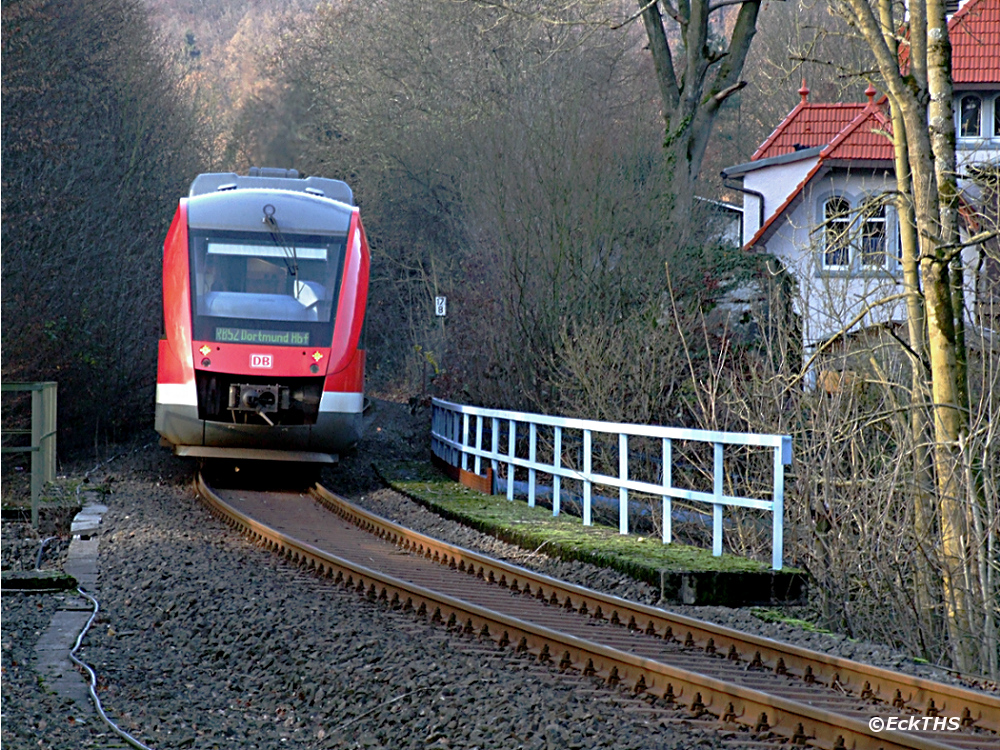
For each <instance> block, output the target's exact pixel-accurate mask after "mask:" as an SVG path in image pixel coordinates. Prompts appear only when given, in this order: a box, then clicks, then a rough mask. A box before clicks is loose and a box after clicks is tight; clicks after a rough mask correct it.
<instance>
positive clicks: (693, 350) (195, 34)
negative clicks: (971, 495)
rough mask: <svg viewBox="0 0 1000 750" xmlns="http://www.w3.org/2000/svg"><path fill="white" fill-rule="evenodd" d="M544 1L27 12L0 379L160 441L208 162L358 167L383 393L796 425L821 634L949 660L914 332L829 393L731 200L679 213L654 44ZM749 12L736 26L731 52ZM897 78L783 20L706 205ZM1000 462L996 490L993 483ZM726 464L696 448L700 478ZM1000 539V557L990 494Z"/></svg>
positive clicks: (761, 539)
mask: <svg viewBox="0 0 1000 750" xmlns="http://www.w3.org/2000/svg"><path fill="white" fill-rule="evenodd" d="M520 7H523V8H528V9H530V10H531V11H532V12H530V13H528V12H525V13H521V14H510V13H507V12H505V10H504V8H503V7H502V5H494V4H479V3H472V2H459V3H452V2H439V1H437V0H395V1H394V2H391V3H390V2H370V3H351V2H343V3H319V2H315V1H313V0H288V1H287V2H285V3H275V2H264V1H263V0H251V1H250V2H236V1H235V0H232V1H231V2H230V1H228V0H219V1H218V2H204V1H203V0H144V2H140V1H139V0H33V1H32V0H4V2H3V97H4V98H3V104H4V114H5V117H4V118H3V123H2V128H3V166H4V169H3V173H2V181H3V184H2V188H3V190H2V194H3V238H2V240H3V241H2V252H3V256H2V260H3V266H2V269H3V270H2V282H3V290H2V300H0V304H2V315H3V322H4V325H3V331H2V336H3V340H2V358H3V377H4V380H5V381H6V380H47V379H52V380H57V381H59V384H60V426H61V433H60V449H61V450H64V451H77V452H84V453H86V452H91V451H92V452H94V453H95V454H100V453H101V451H102V450H103V449H104V446H106V445H107V444H109V443H111V442H115V441H119V440H123V439H127V438H129V437H131V436H133V435H134V434H135V431H136V430H139V431H140V432H141V433H143V434H145V433H148V432H149V430H150V428H151V425H152V411H153V410H152V404H153V393H154V387H155V369H156V361H155V358H156V354H155V352H156V344H155V342H156V340H157V335H158V329H159V325H160V314H161V313H160V299H159V271H160V262H159V258H160V252H161V247H162V240H163V237H164V235H165V233H166V228H167V225H168V223H169V220H170V217H171V216H172V214H173V211H174V208H175V206H176V201H177V199H178V198H179V197H180V196H182V195H184V194H186V192H187V186H188V184H189V183H190V181H191V179H192V178H193V177H194V175H196V174H197V173H199V172H205V171H237V172H244V173H245V170H246V169H247V167H249V166H251V165H263V166H282V167H295V168H297V169H299V170H300V171H301V172H303V173H306V174H319V175H322V176H328V177H336V178H341V179H345V180H346V181H348V182H349V183H350V184H351V185H352V187H353V188H354V190H355V195H356V198H357V200H358V203H359V205H360V207H361V211H362V215H363V216H364V220H365V224H366V229H367V231H368V235H369V239H370V241H371V244H372V251H373V276H372V288H371V295H370V312H369V320H368V345H369V364H370V367H369V388H370V389H373V390H374V392H376V393H384V394H391V395H393V396H394V397H402V398H414V399H416V400H418V401H419V400H421V399H423V398H424V397H426V396H429V395H432V394H433V395H442V396H448V397H452V398H454V399H456V400H459V401H468V402H474V403H479V404H485V405H492V406H503V407H507V408H520V409H525V410H531V411H542V412H548V413H558V414H564V415H571V416H586V417H590V418H595V419H609V420H617V421H629V422H655V423H662V424H673V425H687V426H693V427H702V428H707V429H729V430H736V431H755V432H780V433H787V434H791V435H792V436H793V438H794V441H795V464H794V466H793V467H792V469H791V471H790V473H789V476H788V486H787V498H788V499H787V501H786V516H787V518H786V529H787V530H788V532H787V533H788V535H789V538H788V539H787V540H786V549H787V550H789V555H790V557H791V558H792V559H793V561H794V563H795V564H797V565H800V566H804V567H806V568H807V569H808V570H809V571H810V573H811V574H812V576H813V577H814V579H815V580H816V582H817V584H818V585H817V586H816V588H815V591H816V597H817V601H816V606H817V611H818V616H819V618H820V621H821V622H822V623H823V624H825V625H828V626H830V627H834V628H836V629H838V630H841V631H843V632H847V633H849V634H852V635H856V636H859V637H869V638H876V639H880V640H883V641H886V642H890V643H894V644H896V645H899V646H901V647H904V648H908V649H910V650H911V651H913V652H914V653H919V654H920V655H922V656H923V657H924V658H928V659H931V660H933V661H942V662H950V661H951V660H952V658H953V646H954V643H950V642H949V639H948V637H946V634H945V629H946V623H945V619H946V617H945V614H944V612H943V610H942V608H941V606H940V601H941V598H942V596H943V593H942V590H941V588H940V584H936V583H933V581H932V582H931V583H927V581H928V578H927V576H928V575H930V576H931V579H933V576H934V574H935V571H937V570H939V569H940V565H941V563H940V560H938V559H936V558H935V556H934V552H933V550H930V551H929V550H928V548H927V538H922V537H921V534H927V533H932V532H930V531H928V530H927V529H923V530H921V529H920V528H919V525H918V524H917V518H916V516H915V513H916V511H915V507H916V506H915V504H914V502H913V498H914V497H915V496H916V495H915V490H914V486H915V484H914V480H913V478H912V477H911V476H910V475H909V474H908V470H907V466H909V462H908V458H909V457H910V456H911V455H914V454H916V453H918V452H919V451H920V450H921V449H922V445H921V443H920V440H919V439H915V438H914V435H913V433H912V432H911V430H910V424H909V422H908V416H907V415H908V414H909V413H910V412H909V411H908V409H907V407H906V406H905V405H903V404H904V403H905V401H906V397H901V395H900V394H901V393H903V391H904V390H905V388H906V383H907V377H908V371H907V369H906V365H905V364H903V365H901V364H900V360H902V359H905V358H902V357H901V356H900V355H899V353H898V349H897V350H894V349H893V347H895V346H896V344H895V343H894V342H892V341H886V340H883V339H879V340H873V341H872V342H870V348H868V349H865V350H862V351H860V352H859V353H857V354H856V356H855V357H854V360H853V361H852V363H851V367H852V368H854V370H855V371H856V372H857V373H858V375H859V378H860V382H862V383H863V386H861V387H858V388H846V389H842V390H840V391H839V392H837V393H835V394H833V395H827V394H825V393H818V392H814V391H812V390H809V389H803V388H802V387H801V381H800V379H799V367H800V364H801V349H800V346H799V343H798V341H797V340H796V336H795V324H794V318H793V316H792V313H791V311H790V309H789V307H788V300H789V299H790V295H791V294H794V289H790V288H789V281H788V280H787V279H783V278H781V277H780V276H775V275H774V274H773V271H774V269H773V268H770V267H768V265H767V259H766V258H764V257H762V256H747V255H744V254H742V253H740V252H739V251H738V249H736V248H734V247H733V246H732V245H731V244H729V243H726V242H724V241H722V239H721V237H722V233H721V228H720V226H719V224H718V223H717V221H716V219H717V216H716V215H715V214H714V213H713V211H712V210H711V209H710V204H708V203H706V202H700V201H695V202H694V204H693V206H692V208H691V215H690V216H689V217H687V218H688V219H689V220H688V221H685V222H683V223H682V224H676V223H671V221H670V220H669V219H667V218H665V217H669V216H670V215H671V210H672V209H673V207H674V196H672V195H671V194H670V189H671V188H670V185H671V183H670V180H669V177H670V172H671V166H670V164H669V162H668V157H667V155H666V154H665V149H664V142H665V137H664V120H663V102H662V100H661V98H660V94H659V93H658V91H657V86H656V82H655V81H656V71H655V70H654V66H653V63H652V61H651V59H650V54H649V50H648V49H647V47H648V42H647V39H646V37H645V36H644V34H643V31H642V27H641V26H640V25H639V23H638V22H637V21H635V20H634V19H633V21H632V22H631V23H626V24H625V25H623V26H622V27H621V28H613V24H611V23H597V22H594V18H593V17H592V16H588V17H586V18H583V19H582V20H581V19H574V20H575V22H574V23H553V22H552V20H553V19H551V18H548V17H542V15H543V14H542V13H541V11H543V10H545V9H546V5H545V4H544V3H541V2H539V3H536V4H531V3H525V4H523V5H522V6H520ZM594 7H598V4H594ZM600 7H601V8H602V9H610V11H608V13H607V15H608V17H613V18H614V19H617V20H618V21H625V20H626V19H628V18H629V17H630V15H631V14H633V13H634V12H635V11H634V9H633V6H632V4H621V5H615V4H613V3H610V4H603V5H600ZM536 11H537V12H536ZM736 22H737V21H736V16H735V13H727V14H726V15H725V16H723V17H722V20H721V21H720V23H719V24H718V25H717V26H716V27H714V28H713V29H712V33H713V35H714V36H712V37H711V38H710V39H709V40H708V43H707V48H709V49H715V48H716V47H717V46H719V45H722V44H723V43H724V40H725V38H726V35H727V34H729V33H731V32H732V30H733V27H734V25H735V24H736ZM872 70H873V64H872V61H871V59H870V55H869V54H868V53H866V52H865V51H864V47H863V45H860V44H858V43H857V42H856V40H854V37H853V36H852V35H850V34H847V32H846V27H844V26H843V25H842V24H841V23H840V22H839V21H838V20H837V18H836V17H834V16H831V15H830V13H829V9H828V5H827V3H825V2H823V3H810V2H769V3H764V4H763V6H762V8H761V11H760V20H759V22H758V28H757V33H756V36H755V37H754V39H753V43H752V45H751V48H750V54H749V56H748V58H747V63H746V67H745V69H744V71H743V79H744V80H745V81H746V86H745V87H744V88H742V90H739V91H738V92H736V93H734V94H732V95H731V96H728V98H726V99H725V102H724V104H723V105H722V107H721V108H720V110H719V112H718V116H717V119H716V120H715V124H714V128H713V130H712V133H713V135H712V138H711V140H710V141H709V143H708V145H707V149H706V152H705V158H704V162H703V164H702V167H701V174H700V177H699V180H698V182H697V183H696V186H697V188H696V194H697V195H698V196H700V197H702V198H707V199H723V198H728V199H730V200H732V201H733V202H739V197H738V196H737V195H735V194H732V193H727V192H726V189H725V187H724V185H723V184H722V181H721V180H720V179H718V178H717V177H716V175H718V173H719V171H720V170H721V168H722V167H725V166H730V165H733V164H737V163H741V162H745V161H747V160H748V159H749V157H750V155H751V154H752V153H753V151H754V150H755V148H756V146H757V145H758V144H759V143H760V142H761V141H762V140H763V139H764V138H765V137H766V136H767V134H768V133H769V132H770V131H771V130H772V129H773V128H774V127H775V126H776V125H777V124H778V123H779V122H780V121H781V119H782V118H783V117H784V116H785V114H787V112H788V111H789V110H790V109H791V108H792V107H793V106H794V105H795V103H797V101H798V100H799V94H798V93H797V90H798V88H799V87H800V85H801V81H802V80H803V79H805V80H806V81H807V84H808V86H809V88H810V89H811V91H812V98H813V100H815V101H841V100H845V101H859V100H861V99H862V97H863V93H862V92H863V91H864V88H865V86H866V85H867V81H868V79H867V78H865V77H863V76H862V75H860V74H861V73H862V72H868V74H869V76H870V75H871V71H872ZM751 282H753V284H752V286H753V288H755V289H756V290H757V293H756V297H755V299H754V305H753V309H752V311H750V312H747V313H746V314H745V315H743V319H742V320H741V321H740V323H741V324H740V325H739V326H736V327H731V326H725V325H723V322H724V321H723V320H722V317H721V315H720V312H721V308H720V307H719V305H718V303H719V301H720V299H722V297H723V295H724V294H725V293H726V292H727V291H729V290H731V289H733V288H735V287H740V286H743V287H745V286H747V284H749V283H751ZM438 295H445V296H447V297H448V308H449V316H448V318H447V319H446V320H441V319H437V318H435V316H434V313H433V300H434V297H435V296H438ZM894 352H895V353H894ZM996 378H997V368H996V362H995V357H994V358H993V359H991V358H990V357H982V358H980V359H978V360H975V361H973V362H972V363H971V376H970V380H971V381H972V383H973V395H974V401H976V400H977V401H976V410H977V411H976V415H978V416H977V419H978V420H980V422H979V424H980V425H985V431H979V432H976V433H975V435H976V436H977V439H982V440H983V441H985V442H984V445H987V446H993V445H994V444H995V441H992V442H991V441H990V436H992V435H993V432H992V431H991V428H990V427H989V426H990V425H991V424H995V423H996V422H995V420H991V419H990V417H991V416H992V415H993V414H995V413H996V409H997V404H996V400H997V394H998V393H1000V389H997V388H995V387H994V385H995V382H996ZM989 450H992V451H993V453H992V454H990V453H988V452H987V451H986V449H984V452H983V453H982V456H983V460H982V461H980V462H979V463H978V464H976V465H978V467H979V469H976V470H975V471H973V469H975V466H970V477H971V479H970V482H972V483H973V484H975V483H976V482H977V481H978V482H980V483H981V484H982V483H985V484H982V487H985V491H987V492H993V493H994V494H993V495H992V496H993V497H994V498H995V497H996V494H995V492H996V476H995V474H991V473H990V472H989V471H987V472H986V473H985V474H984V473H982V471H981V470H982V468H983V467H984V466H985V467H987V469H988V467H989V466H990V465H993V466H995V465H996V463H993V464H990V462H989V459H988V456H990V455H993V456H995V453H996V448H995V447H992V448H989ZM703 469H704V467H701V466H699V465H698V464H697V462H696V461H695V462H693V464H692V472H693V474H695V475H696V476H695V479H694V480H693V481H698V480H697V475H698V474H699V473H700V472H701V471H702V470H703ZM976 476H978V477H979V478H978V479H976ZM654 519H655V515H654ZM735 520H736V522H737V524H738V533H737V534H735V535H732V539H731V540H730V545H731V547H732V549H733V551H735V552H738V553H741V554H748V555H755V556H758V557H761V556H762V557H766V556H767V554H768V553H767V538H766V534H761V533H759V526H758V525H757V524H756V522H755V519H754V518H753V517H752V516H747V517H746V518H741V517H737V518H736V519H735ZM980 520H982V519H980ZM985 523H986V528H985V530H983V529H979V530H977V532H976V533H977V534H979V536H978V537H976V539H981V540H983V544H984V545H985V543H986V540H987V539H993V540H995V539H996V528H995V527H996V523H997V521H996V513H995V508H994V514H993V516H991V517H987V518H986V519H985ZM984 549H985V547H984ZM968 562H969V565H970V566H972V567H970V568H969V569H968V570H967V573H968V576H969V580H970V583H969V589H971V594H970V595H972V596H973V598H974V599H975V602H976V604H975V612H976V617H977V618H978V619H977V620H976V621H975V623H974V624H969V625H968V626H967V632H966V633H965V634H964V636H963V638H965V639H966V640H970V641H972V640H975V641H976V642H977V643H982V644H984V646H983V648H982V649H981V653H979V654H977V656H976V658H975V663H976V665H977V669H978V670H979V671H982V672H991V671H992V672H994V673H995V671H996V669H997V667H996V650H997V649H996V642H997V641H996V632H995V628H994V629H993V630H990V628H991V627H993V626H992V625H991V623H992V622H993V619H992V618H994V617H995V616H996V614H997V613H996V603H995V602H996V596H995V592H996V590H997V588H996V587H997V585H998V584H997V579H998V576H997V574H996V566H995V558H993V562H990V561H987V562H986V564H985V566H982V565H980V560H979V559H978V558H977V560H976V561H973V560H971V559H970V560H969V561H968ZM973 562H975V565H972V563H973ZM918 581H919V582H922V583H921V585H925V584H926V585H927V592H926V594H920V595H914V591H915V585H916V582H918ZM886 610H888V611H891V612H892V613H893V616H892V617H886V615H885V612H886ZM973 627H974V628H975V630H973ZM991 648H992V650H993V652H994V653H993V655H992V656H991V655H990V649H991Z"/></svg>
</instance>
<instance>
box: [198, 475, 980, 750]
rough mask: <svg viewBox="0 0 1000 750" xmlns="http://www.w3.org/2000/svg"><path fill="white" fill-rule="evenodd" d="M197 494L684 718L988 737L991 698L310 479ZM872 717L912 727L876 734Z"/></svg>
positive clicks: (902, 743)
mask: <svg viewBox="0 0 1000 750" xmlns="http://www.w3.org/2000/svg"><path fill="white" fill-rule="evenodd" d="M198 490H199V493H200V494H201V496H202V497H203V498H204V500H205V501H206V502H207V503H208V504H209V506H210V507H211V508H212V510H213V511H214V512H215V513H216V514H217V515H219V516H220V517H222V518H224V519H225V520H226V521H227V522H229V523H230V524H232V525H234V526H236V527H238V528H240V529H242V530H243V531H244V532H245V533H247V534H248V535H250V536H251V537H252V538H254V539H256V540H258V541H259V542H261V543H262V544H264V545H266V546H267V547H269V548H272V549H274V550H275V551H278V552H280V553H281V554H283V555H285V556H286V557H288V558H289V559H291V560H293V561H295V562H298V563H300V564H303V565H308V566H309V567H313V568H315V569H317V571H318V572H319V573H321V574H324V575H327V576H330V577H333V578H334V579H335V581H336V582H338V583H341V584H343V585H345V586H347V587H350V588H353V589H354V590H356V591H357V592H358V593H359V594H361V595H365V596H367V597H368V598H369V599H373V600H383V601H384V602H385V603H386V605H387V606H390V607H392V608H395V609H402V610H413V611H414V612H415V614H416V615H417V616H425V617H430V618H431V620H432V621H439V622H440V623H441V624H442V625H443V626H447V627H449V628H454V629H458V630H461V631H462V632H464V633H466V634H468V635H469V636H472V637H478V638H480V639H481V640H485V639H490V640H492V641H494V642H496V644H497V645H498V647H507V646H510V647H512V648H515V649H517V650H518V651H521V652H527V653H529V654H532V655H533V656H535V657H536V658H537V659H538V660H539V661H542V662H546V661H551V662H552V663H553V664H558V666H559V668H560V669H565V670H578V671H580V672H582V673H583V674H584V675H595V676H599V677H602V678H603V679H604V680H605V681H606V682H607V683H608V684H610V685H618V686H620V687H624V688H628V689H630V690H632V691H633V692H635V693H640V692H642V693H645V694H647V695H650V696H655V697H656V698H657V699H659V700H661V701H663V702H666V703H673V704H678V705H682V706H686V707H687V708H688V710H689V711H690V713H691V715H692V716H701V717H704V716H706V715H708V716H712V715H714V716H715V717H717V718H718V719H719V720H720V721H721V722H723V723H729V724H730V725H731V726H733V727H734V728H736V727H740V728H743V729H744V730H745V731H749V732H750V733H751V735H752V736H754V737H756V738H759V739H761V740H764V739H768V738H773V739H775V740H777V741H779V742H780V741H784V742H786V743H787V742H789V741H790V742H791V743H792V744H793V745H799V746H809V747H822V748H856V750H864V749H868V748H870V749H871V750H877V749H878V748H884V750H890V749H891V748H915V749H918V750H921V749H922V750H935V749H937V750H941V749H942V748H989V747H997V746H1000V737H998V735H997V732H998V731H1000V698H997V697H995V696H992V695H988V694H984V693H977V692H975V691H970V690H965V689H961V688H956V687H953V686H949V685H945V684H941V683H936V682H933V681H930V680H925V679H921V678H917V677H911V676H908V675H903V674H898V673H893V672H890V671H887V670H884V669H879V668H877V667H869V666H867V665H864V664H860V663H857V662H852V661H849V660H846V659H840V658H836V657H829V656H826V655H825V654H821V653H816V652H811V651H808V650H806V649H802V648H798V647H795V646H791V645H786V644H783V643H779V642H777V641H772V640H769V639H766V638H760V637H757V636H752V635H747V634H743V633H740V632H738V631H734V630H731V629H728V628H724V627H721V626H716V625H712V624H710V623H705V622H701V621H698V620H694V619H692V618H687V617H683V616H680V615H674V614H671V613H668V612H665V611H663V610H660V609H656V608H654V607H648V606H645V605H642V604H637V603H634V602H628V601H625V600H623V599H618V598H616V597H613V596H608V595H604V594H600V593H598V592H595V591H591V590H589V589H585V588H582V587H579V586H575V585H573V584H569V583H565V582H562V581H558V580H555V579H552V578H549V577H547V576H544V575H540V574H537V573H534V572H532V571H529V570H526V569H523V568H519V567H517V566H513V565H509V564H506V563H503V562H500V561H497V560H493V559H491V558H488V557H485V556H483V555H480V554H477V553H474V552H471V551H469V550H465V549H462V548H460V547H455V546H452V545H449V544H446V543H444V542H440V541H438V540H435V539H432V538H430V537H426V536H424V535H421V534H417V533H416V532H413V531H410V530H408V529H405V528H403V527H401V526H398V525H397V524H394V523H392V522H390V521H387V520H385V519H382V518H379V517H378V516H375V515H373V514H370V513H368V512H367V511H364V510H362V509H360V508H358V507H356V506H354V505H352V504H350V503H348V502H347V501H346V500H343V499H342V498H339V497H336V496H335V495H333V494H332V493H330V492H328V491H326V490H325V489H323V488H322V487H318V486H317V487H315V488H313V490H312V491H311V493H310V494H304V493H296V492H258V491H252V490H246V489H239V490H213V489H212V488H210V487H209V486H208V485H207V484H206V483H205V481H204V480H203V479H202V478H201V477H199V478H198ZM331 511H332V512H331ZM359 529H361V530H363V531H364V532H367V533H360V532H359ZM873 717H878V718H880V719H882V720H883V721H886V722H888V721H889V720H890V719H892V720H894V721H896V722H904V723H905V725H907V726H912V727H917V729H915V730H914V731H888V730H887V731H882V732H879V733H876V732H873V731H872V730H871V729H870V728H869V720H870V719H872V718H873ZM893 717H894V718H893ZM952 717H954V720H953V722H952V724H955V723H959V722H960V723H961V724H962V728H961V729H960V730H958V731H947V730H945V731H933V726H934V721H935V719H936V718H937V719H942V718H943V719H945V720H946V719H951V718H952ZM941 723H943V722H939V724H941Z"/></svg>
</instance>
